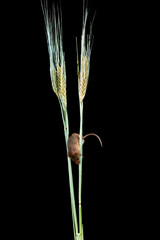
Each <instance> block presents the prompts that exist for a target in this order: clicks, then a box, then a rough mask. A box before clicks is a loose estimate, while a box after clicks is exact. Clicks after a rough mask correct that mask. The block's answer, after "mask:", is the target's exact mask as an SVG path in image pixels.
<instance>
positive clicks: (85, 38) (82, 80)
mask: <svg viewBox="0 0 160 240" xmlns="http://www.w3.org/2000/svg"><path fill="white" fill-rule="evenodd" d="M87 16H88V11H87V9H86V10H85V13H84V17H83V27H82V36H81V61H80V74H79V79H78V88H79V100H80V102H82V101H83V99H84V97H85V95H86V91H87V85H88V79H89V70H90V57H91V46H92V24H91V25H90V33H89V35H86V22H87Z"/></svg>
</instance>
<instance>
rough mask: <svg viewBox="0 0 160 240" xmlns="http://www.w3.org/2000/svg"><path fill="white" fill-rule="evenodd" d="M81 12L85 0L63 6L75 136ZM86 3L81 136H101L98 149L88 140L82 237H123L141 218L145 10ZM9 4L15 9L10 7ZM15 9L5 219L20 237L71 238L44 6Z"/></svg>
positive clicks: (23, 5) (36, 4)
mask: <svg viewBox="0 0 160 240" xmlns="http://www.w3.org/2000/svg"><path fill="white" fill-rule="evenodd" d="M49 4H50V5H51V4H52V1H50V2H49ZM82 6H83V1H82V0H77V1H63V0H62V1H61V7H62V15H63V43H64V52H65V59H66V72H67V98H68V115H69V123H70V134H72V133H73V132H78V131H79V102H78V85H77V72H76V71H77V68H76V67H77V65H76V42H75V38H76V37H78V44H79V49H80V39H81V25H82ZM88 6H89V20H92V18H93V16H94V13H95V11H96V15H95V20H94V24H93V35H94V43H93V49H92V55H91V68H90V78H89V83H88V89H87V94H86V97H85V99H84V128H83V132H84V134H87V133H90V132H95V133H96V134H98V135H99V136H100V137H101V139H102V142H103V148H101V147H100V144H99V143H98V141H97V139H96V138H94V137H90V138H88V139H86V142H85V145H84V161H83V190H82V194H83V196H82V205H83V223H84V238H85V239H87V240H91V239H102V238H103V239H115V238H117V237H119V236H121V237H123V238H124V239H128V238H130V237H133V236H135V235H136V233H137V231H138V230H139V228H141V227H142V225H141V217H142V216H141V215H142V212H143V206H142V205H143V204H142V203H141V197H140V196H141V194H142V192H143V190H142V186H143V179H142V181H139V180H140V175H139V174H140V172H141V166H140V163H139V158H140V157H141V156H140V155H139V154H138V151H139V148H140V147H141V146H140V139H141V131H140V132H139V139H138V140H137V129H140V127H141V124H142V122H141V120H140V114H141V111H143V110H142V109H141V105H140V106H138V107H137V101H138V100H137V99H139V91H140V89H141V84H140V82H139V79H140V77H141V73H140V72H139V69H140V66H142V65H141V54H142V52H141V51H142V49H141V44H142V40H141V34H142V31H143V30H142V28H141V23H140V22H139V21H138V20H137V19H140V13H141V11H140V6H139V5H138V3H137V4H129V5H127V4H126V3H125V4H122V3H119V1H118V2H113V1H111V2H110V1H109V2H108V1H101V0H99V1H88ZM7 7H8V10H9V11H10V12H12V5H10V4H8V6H7ZM16 7H18V8H17V11H16V12H15V11H14V13H12V15H11V19H10V21H9V27H10V29H13V30H14V32H13V33H12V65H11V70H7V72H6V74H8V75H10V74H11V72H12V74H11V75H12V78H13V79H14V81H13V82H12V81H11V83H10V87H9V90H8V94H7V95H6V100H7V99H8V98H9V97H11V98H10V104H9V106H10V108H9V110H8V112H9V113H8V114H9V116H10V118H9V121H8V122H9V124H8V128H9V129H10V135H9V136H10V137H9V142H10V144H11V146H12V147H11V148H10V151H6V155H9V154H10V153H11V156H12V158H11V160H10V161H8V162H7V170H6V178H5V181H6V182H7V183H8V187H7V190H6V193H7V195H6V196H7V197H6V202H7V207H6V212H7V213H6V221H7V222H9V223H10V225H11V226H12V227H11V228H10V229H11V230H10V233H11V234H12V235H13V236H16V237H17V238H21V239H24V238H25V237H30V236H32V238H39V237H41V238H45V239H56V238H58V239H63V238H66V239H73V231H72V218H71V207H70V195H69V183H68V170H67V159H66V149H65V141H64V133H63V124H62V120H61V113H60V108H59V104H58V101H57V97H56V95H55V94H54V93H53V90H52V86H51V82H50V73H49V58H48V51H47V43H46V36H45V27H44V20H43V15H42V10H41V5H40V1H32V2H31V1H29V2H25V3H23V2H20V3H18V6H16V5H14V9H16ZM137 21H138V22H139V23H138V24H139V25H138V24H137ZM137 26H138V27H137ZM8 41H9V43H10V42H11V39H10V38H9V39H8ZM12 66H14V67H12ZM13 76H14V77H13ZM12 89H14V91H12ZM10 92H12V94H10ZM12 96H13V97H12ZM139 104H140V103H139ZM135 112H136V114H135ZM6 141H7V140H6ZM13 156H14V157H13ZM13 159H14V160H13ZM72 167H73V176H74V185H75V196H76V202H78V199H77V196H78V168H77V166H76V165H75V164H74V163H73V164H72ZM141 204H142V205H141ZM7 234H8V231H7Z"/></svg>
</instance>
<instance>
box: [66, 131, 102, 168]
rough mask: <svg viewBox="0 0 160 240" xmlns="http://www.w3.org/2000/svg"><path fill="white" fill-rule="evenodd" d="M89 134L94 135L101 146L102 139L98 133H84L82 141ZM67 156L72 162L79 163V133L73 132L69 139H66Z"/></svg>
mask: <svg viewBox="0 0 160 240" xmlns="http://www.w3.org/2000/svg"><path fill="white" fill-rule="evenodd" d="M90 135H93V136H96V137H97V138H98V139H99V141H100V144H101V146H102V141H101V139H100V137H99V136H98V135H96V134H95V133H89V134H87V135H85V136H84V137H82V143H84V139H85V138H86V137H88V136H90ZM67 155H68V157H69V158H71V159H72V161H73V162H75V163H76V164H77V165H79V164H80V156H81V153H80V143H79V134H78V133H73V134H72V135H71V136H70V137H69V139H68V153H67Z"/></svg>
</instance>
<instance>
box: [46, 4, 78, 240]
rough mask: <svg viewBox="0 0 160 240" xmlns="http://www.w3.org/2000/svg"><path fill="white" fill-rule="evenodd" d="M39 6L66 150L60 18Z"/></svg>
mask: <svg viewBox="0 0 160 240" xmlns="http://www.w3.org/2000/svg"><path fill="white" fill-rule="evenodd" d="M41 6H42V10H43V15H44V21H45V29H46V37H47V45H48V53H49V61H50V76H51V82H52V88H53V91H54V92H55V94H56V95H57V97H58V100H59V103H60V109H61V114H62V121H63V125H64V135H65V142H66V149H67V146H68V138H69V121H68V113H67V96H66V67H65V58H64V52H63V44H62V17H61V14H60V11H59V10H58V8H57V11H56V9H55V6H53V9H52V13H49V11H48V5H47V1H43V3H42V1H41ZM67 160H68V175H69V186H70V196H71V210H72V221H73V232H74V238H76V236H78V235H77V234H78V223H77V215H76V207H75V197H74V186H73V176H72V166H71V159H70V158H69V157H67Z"/></svg>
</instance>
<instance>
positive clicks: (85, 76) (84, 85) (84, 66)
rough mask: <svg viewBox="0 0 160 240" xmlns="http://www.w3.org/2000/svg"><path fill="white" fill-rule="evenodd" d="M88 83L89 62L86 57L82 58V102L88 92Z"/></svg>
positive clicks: (80, 92)
mask: <svg viewBox="0 0 160 240" xmlns="http://www.w3.org/2000/svg"><path fill="white" fill-rule="evenodd" d="M87 82H88V60H87V57H86V56H83V57H82V61H81V72H80V79H79V97H80V101H83V99H84V97H85V94H86V91H87Z"/></svg>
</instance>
